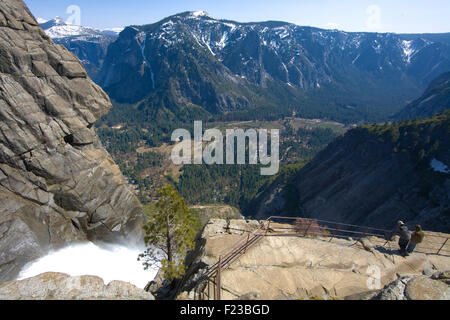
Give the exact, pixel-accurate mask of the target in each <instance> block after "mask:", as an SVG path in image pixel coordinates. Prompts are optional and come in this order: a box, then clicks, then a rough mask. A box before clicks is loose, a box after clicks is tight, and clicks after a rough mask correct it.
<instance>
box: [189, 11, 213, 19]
mask: <svg viewBox="0 0 450 320" xmlns="http://www.w3.org/2000/svg"><path fill="white" fill-rule="evenodd" d="M192 16H194V17H197V18H198V17H209V13H208V12H206V11H203V10H202V11H194V12H192Z"/></svg>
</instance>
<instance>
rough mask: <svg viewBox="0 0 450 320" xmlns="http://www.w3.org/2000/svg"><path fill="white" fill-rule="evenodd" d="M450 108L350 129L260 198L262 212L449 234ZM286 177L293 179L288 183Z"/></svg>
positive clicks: (261, 214)
mask: <svg viewBox="0 0 450 320" xmlns="http://www.w3.org/2000/svg"><path fill="white" fill-rule="evenodd" d="M449 150H450V112H449V111H447V112H446V113H444V114H442V115H439V116H435V117H434V118H430V119H426V120H423V121H414V122H411V123H408V122H403V123H400V124H397V125H396V124H388V125H382V126H362V127H359V128H356V129H353V130H350V131H348V132H347V133H346V134H345V136H343V137H339V138H337V139H336V140H335V141H334V142H332V143H331V144H329V145H328V146H327V148H325V150H323V151H322V152H320V153H319V154H318V155H317V156H316V157H315V158H314V159H313V160H312V161H311V162H310V163H308V164H307V165H306V166H305V167H303V168H302V169H301V170H299V171H298V172H297V173H295V174H293V175H292V176H291V177H290V178H289V179H281V178H279V179H277V180H275V182H274V183H273V184H272V185H271V186H269V187H268V188H267V189H265V190H264V191H263V192H262V194H261V195H260V196H259V198H258V199H256V200H255V203H254V206H253V207H254V208H255V209H254V210H255V213H256V214H255V217H257V218H264V217H269V216H272V215H281V216H301V217H305V218H314V219H320V220H327V221H335V222H344V223H350V224H356V225H366V226H372V227H379V228H383V229H391V228H393V227H394V226H395V225H396V222H397V221H398V220H403V221H407V222H408V223H409V224H411V225H412V226H414V225H415V224H416V223H419V224H422V226H423V227H424V228H425V229H427V230H433V231H438V232H445V233H450V219H449V214H450V173H449V172H447V171H446V170H443V169H439V170H438V169H436V166H435V165H433V163H434V162H437V161H439V162H442V164H443V165H442V166H443V167H444V168H445V167H449V165H450V152H449ZM285 181H287V182H285Z"/></svg>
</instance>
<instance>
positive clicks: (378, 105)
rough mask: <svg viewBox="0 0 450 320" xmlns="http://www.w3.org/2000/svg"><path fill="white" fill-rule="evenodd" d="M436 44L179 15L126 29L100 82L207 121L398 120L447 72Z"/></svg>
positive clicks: (447, 59)
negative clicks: (270, 114) (242, 116)
mask: <svg viewBox="0 0 450 320" xmlns="http://www.w3.org/2000/svg"><path fill="white" fill-rule="evenodd" d="M435 38H436V37H428V36H426V35H424V36H421V35H416V36H411V35H398V34H392V33H364V32H354V33H352V32H343V31H338V30H323V29H318V28H313V27H303V26H298V25H294V24H291V23H286V22H277V21H268V22H261V23H239V22H235V21H228V20H217V19H214V18H212V17H210V16H209V15H208V14H207V13H206V12H203V11H199V12H185V13H181V14H177V15H174V16H171V17H168V18H166V19H164V20H162V21H160V22H158V23H155V24H150V25H145V26H132V27H127V28H126V29H125V30H124V31H123V32H122V33H121V34H120V36H119V38H118V39H117V41H115V42H114V43H113V44H111V46H110V48H109V51H108V55H107V57H106V59H105V63H104V65H103V67H102V70H101V72H100V73H99V77H98V82H99V83H100V84H101V85H102V86H103V88H104V89H105V90H106V91H107V92H108V93H109V94H110V96H111V97H112V98H113V99H115V100H117V101H122V102H132V103H134V102H137V101H141V100H142V99H146V98H148V99H150V100H152V102H151V105H152V106H155V105H158V103H159V102H157V101H161V104H163V105H165V106H167V104H169V105H170V107H173V106H174V105H183V104H186V103H192V104H194V105H198V106H201V107H203V108H205V109H206V110H208V111H210V112H224V111H230V110H248V109H254V108H259V107H260V106H268V107H270V108H272V110H278V111H279V110H280V109H283V108H284V109H287V108H290V109H297V110H299V111H301V114H303V115H305V116H319V117H323V116H326V117H333V118H339V117H344V118H345V120H347V119H349V118H355V120H356V119H364V118H365V117H366V116H367V114H371V116H375V115H376V114H383V113H388V112H391V113H394V112H395V111H398V110H399V108H400V107H401V106H403V105H405V104H406V102H407V101H412V100H413V99H415V98H417V97H418V96H420V94H421V93H422V92H423V90H424V89H425V88H426V86H427V85H428V84H429V82H430V81H431V80H432V79H433V78H435V77H436V76H438V75H439V74H441V73H443V72H445V71H447V70H450V46H449V45H448V42H446V41H437V40H435ZM441 38H442V39H449V38H450V36H449V35H445V34H443V35H442V36H441ZM168 100H170V102H168ZM162 101H164V102H162ZM341 120H342V119H341Z"/></svg>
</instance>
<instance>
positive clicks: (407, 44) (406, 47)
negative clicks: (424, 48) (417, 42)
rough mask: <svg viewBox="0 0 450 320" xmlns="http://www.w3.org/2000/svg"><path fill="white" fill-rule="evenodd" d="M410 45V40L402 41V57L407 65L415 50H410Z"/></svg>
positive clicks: (411, 42)
mask: <svg viewBox="0 0 450 320" xmlns="http://www.w3.org/2000/svg"><path fill="white" fill-rule="evenodd" d="M412 44H413V41H412V40H403V41H402V49H403V56H404V58H405V60H406V62H407V63H411V58H412V56H413V55H414V53H415V50H414V49H413V48H412Z"/></svg>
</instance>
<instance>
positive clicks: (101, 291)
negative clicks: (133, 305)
mask: <svg viewBox="0 0 450 320" xmlns="http://www.w3.org/2000/svg"><path fill="white" fill-rule="evenodd" d="M0 300H154V297H153V296H152V295H151V294H150V293H148V292H145V291H144V290H141V289H139V288H137V287H135V286H134V285H132V284H130V283H127V282H123V281H112V282H110V283H109V284H108V285H105V284H104V282H103V280H102V279H101V278H99V277H95V276H78V277H71V276H69V275H67V274H64V273H52V272H49V273H43V274H41V275H38V276H36V277H33V278H29V279H25V280H21V281H12V282H5V283H2V284H0Z"/></svg>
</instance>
